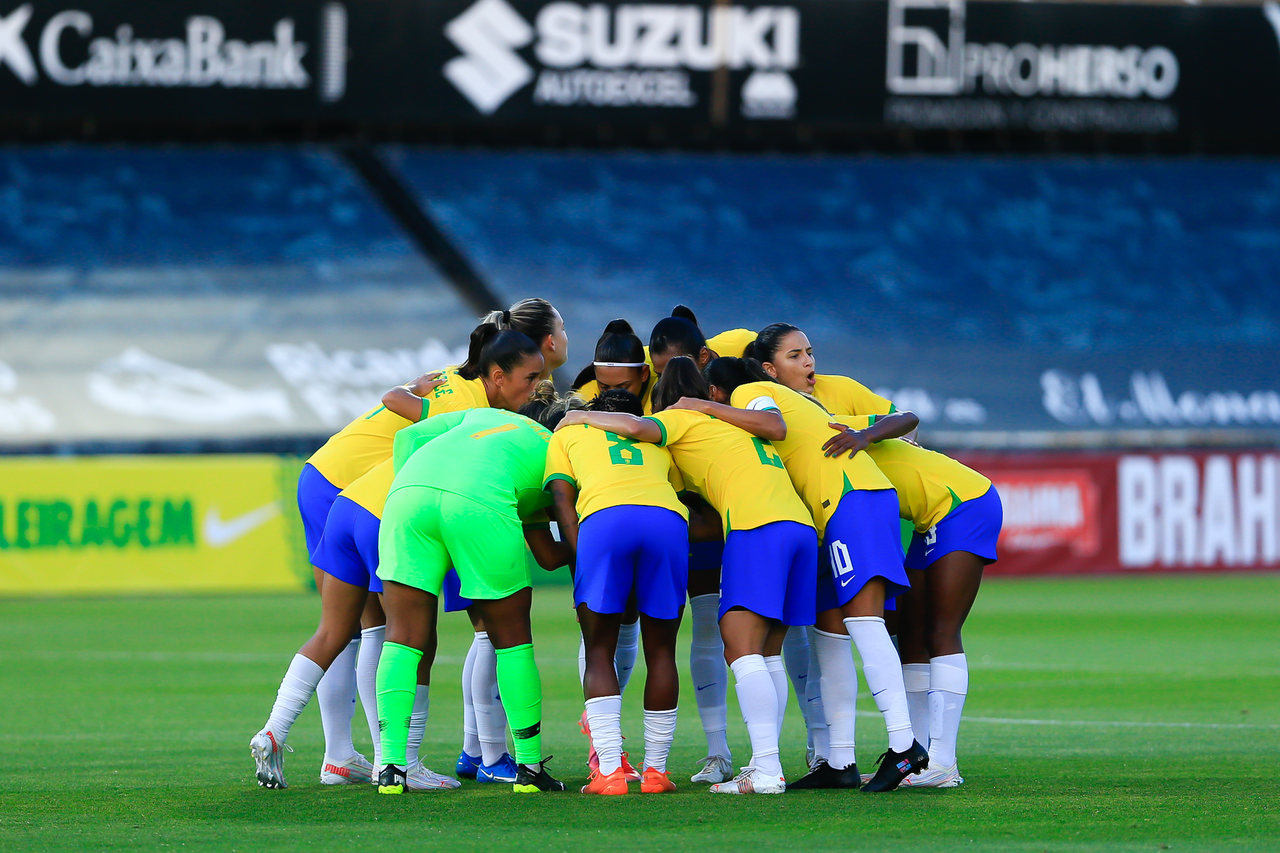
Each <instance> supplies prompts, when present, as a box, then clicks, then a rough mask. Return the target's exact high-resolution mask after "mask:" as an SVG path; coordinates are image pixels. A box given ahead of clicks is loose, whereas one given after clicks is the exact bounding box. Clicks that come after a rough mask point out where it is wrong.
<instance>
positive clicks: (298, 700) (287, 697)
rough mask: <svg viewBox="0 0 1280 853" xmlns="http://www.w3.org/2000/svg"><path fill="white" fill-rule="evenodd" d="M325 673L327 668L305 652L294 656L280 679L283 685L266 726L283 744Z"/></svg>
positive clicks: (277, 741) (278, 741) (278, 691)
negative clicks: (305, 655) (321, 666)
mask: <svg viewBox="0 0 1280 853" xmlns="http://www.w3.org/2000/svg"><path fill="white" fill-rule="evenodd" d="M323 677H324V670H323V669H321V668H320V664H318V663H316V662H315V661H313V660H312V659H311V658H309V657H304V656H303V655H294V656H293V660H292V661H290V662H289V669H288V670H286V671H285V674H284V678H283V679H281V681H280V689H279V690H277V691H276V702H275V704H274V705H272V706H271V716H269V717H267V724H266V725H265V726H263V728H264V729H266V730H268V731H270V732H271V733H272V734H273V735H275V738H276V743H278V744H283V743H284V742H285V738H287V737H289V729H290V728H292V727H293V723H294V721H295V720H297V719H298V715H299V714H301V713H302V709H303V708H305V707H307V703H308V702H310V701H311V695H312V694H313V693H315V692H316V685H317V684H319V683H320V679H321V678H323Z"/></svg>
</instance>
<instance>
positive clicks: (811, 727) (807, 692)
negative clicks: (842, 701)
mask: <svg viewBox="0 0 1280 853" xmlns="http://www.w3.org/2000/svg"><path fill="white" fill-rule="evenodd" d="M805 630H806V633H807V634H808V635H809V672H808V677H807V678H805V685H804V697H803V698H804V725H805V728H806V729H808V731H809V736H808V743H809V748H810V749H811V750H813V755H814V757H815V758H826V757H827V756H828V754H829V753H830V751H831V738H830V735H829V733H828V732H827V714H826V706H825V704H824V703H823V699H822V662H821V661H820V660H818V650H817V649H816V648H814V643H815V642H816V640H815V639H814V637H815V636H816V634H817V631H818V629H817V628H814V627H813V626H810V627H809V628H807V629H805ZM784 651H785V650H784ZM796 698H800V697H796Z"/></svg>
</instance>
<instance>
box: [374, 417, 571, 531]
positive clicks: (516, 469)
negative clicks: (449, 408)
mask: <svg viewBox="0 0 1280 853" xmlns="http://www.w3.org/2000/svg"><path fill="white" fill-rule="evenodd" d="M550 441H551V433H550V432H549V431H548V430H547V429H546V428H544V427H542V426H540V425H538V424H537V423H536V422H534V421H532V420H530V419H529V418H526V417H524V416H523V415H518V414H516V413H515V412H508V411H506V410H504V409H470V410H468V411H464V412H450V413H448V414H443V415H436V416H435V417H432V418H428V419H427V420H425V421H419V422H418V423H416V424H413V425H411V426H407V427H405V428H404V429H401V430H400V431H399V432H397V433H396V439H395V446H394V451H393V456H392V458H393V459H394V465H395V469H396V477H395V480H394V482H392V484H391V492H392V493H394V492H395V491H396V490H397V489H401V488H405V487H407V486H429V487H431V488H434V489H440V490H442V491H446V492H451V493H453V494H456V495H461V496H463V497H465V498H469V499H471V500H473V501H475V502H477V503H479V504H482V505H484V506H487V507H489V508H490V509H494V510H497V511H498V512H505V513H514V514H516V515H518V516H519V517H521V518H528V517H530V516H532V515H534V514H535V513H536V512H537V511H538V510H541V509H543V508H545V507H546V506H547V504H548V502H549V500H550V499H549V497H548V494H547V493H546V492H544V491H543V490H542V474H543V468H544V467H545V465H546V461H547V446H548V444H549V443H550Z"/></svg>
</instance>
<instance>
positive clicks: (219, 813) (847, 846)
mask: <svg viewBox="0 0 1280 853" xmlns="http://www.w3.org/2000/svg"><path fill="white" fill-rule="evenodd" d="M567 593H568V590H567V589H566V588H564V587H542V588H539V589H538V591H537V594H536V596H535V598H536V603H535V626H534V633H535V642H536V648H537V654H538V661H539V664H540V668H541V670H542V675H543V681H544V691H545V694H546V703H545V723H544V732H545V734H544V743H545V745H546V748H547V750H548V751H549V752H551V753H553V754H555V756H556V759H555V761H554V762H553V763H552V764H551V768H552V770H553V772H555V773H556V774H557V775H558V776H560V777H561V778H564V779H565V781H566V782H567V783H568V784H569V785H570V786H571V788H572V787H573V786H579V785H582V784H583V783H584V782H585V777H586V769H585V766H584V763H583V762H584V758H585V740H584V738H583V737H582V735H580V734H579V733H578V730H577V725H576V721H577V718H578V715H579V713H580V710H581V693H580V692H579V690H578V684H577V669H576V646H577V639H576V634H575V624H574V622H573V619H572V616H571V613H570V611H569V609H568V604H567ZM317 613H318V602H317V599H316V598H315V597H314V596H308V595H302V594H299V595H272V596H265V595H259V596H235V597H232V596H227V597H203V598H197V597H191V598H186V597H183V598H169V597H157V598H128V599H92V600H84V599H82V600H41V601H31V600H9V601H0V696H3V697H4V703H3V712H2V713H0V720H2V721H3V722H2V723H0V744H2V745H3V751H4V757H5V762H4V764H5V769H4V772H3V775H0V850H48V849H70V850H89V849H129V850H151V849H211V850H272V851H274V850H313V851H314V850H335V851H336V850H343V851H345V850H374V851H377V850H402V849H403V850H416V849H432V850H501V851H504V853H505V851H521V850H537V851H542V853H546V851H556V850H570V849H572V850H575V851H583V850H595V849H600V850H620V849H635V850H642V851H659V850H739V851H744V850H805V851H808V850H814V851H817V850H895V851H897V850H921V851H925V850H950V849H957V848H967V849H982V850H988V849H999V850H1020V851H1039V850H1164V849H1169V850H1223V849H1230V850H1261V849H1280V778H1278V776H1277V774H1276V773H1274V772H1273V771H1274V770H1275V769H1276V768H1277V767H1278V766H1280V574H1271V575H1255V576H1221V577H1206V576H1185V577H1125V578H1105V579H1063V580H1002V579H995V580H991V581H988V583H987V585H986V586H985V587H984V589H983V591H982V594H981V595H980V597H979V600H978V605H977V607H976V608H975V611H974V614H973V616H972V617H971V619H970V623H969V626H968V627H967V629H966V635H965V638H966V647H967V651H968V654H969V659H970V662H971V663H970V666H971V671H972V675H971V688H970V695H969V700H968V704H967V706H966V709H965V713H966V716H965V723H964V726H963V727H962V730H961V745H960V754H961V764H960V766H961V770H962V772H963V773H964V775H965V777H966V779H967V783H966V784H965V785H964V786H963V787H961V788H959V789H956V790H950V791H899V792H896V793H893V794H887V795H879V796H871V795H864V794H858V793H853V792H832V791H804V792H794V793H791V794H786V795H784V796H781V797H763V796H755V797H713V796H711V795H710V794H708V793H707V792H706V790H705V788H702V787H698V786H694V785H692V784H690V783H689V782H688V781H687V779H688V774H689V773H690V772H691V771H692V770H693V769H694V767H695V764H696V762H697V760H698V759H699V758H701V757H702V755H703V739H702V731H701V728H700V726H699V724H698V717H697V711H696V708H695V705H694V701H693V697H692V695H691V690H692V688H691V687H690V686H689V684H688V681H687V679H686V680H685V682H684V684H682V689H683V691H684V692H683V697H682V701H681V706H680V727H679V729H678V731H677V734H676V743H675V748H674V749H673V751H672V756H671V765H670V766H671V767H672V769H673V770H674V771H675V772H673V774H672V775H673V777H674V778H676V779H677V782H678V784H680V789H679V791H678V792H676V793H674V794H670V795H665V796H652V797H651V796H644V797H642V796H640V795H639V793H634V794H632V795H631V796H628V797H625V798H621V797H618V798H612V797H611V798H590V797H584V796H581V795H579V794H577V793H564V794H555V795H551V794H547V795H539V796H518V795H515V794H513V793H511V792H510V790H509V789H508V788H506V786H493V787H489V786H485V787H483V788H480V787H477V786H476V785H475V784H474V783H465V784H464V785H463V787H462V789H461V790H460V791H453V792H442V793H424V794H411V795H406V796H402V797H398V798H397V797H380V796H378V795H377V794H376V793H375V792H374V791H373V790H372V788H371V787H365V786H359V787H347V788H336V789H335V788H324V787H321V785H320V784H319V782H318V780H317V774H318V771H319V765H320V759H321V738H320V730H319V729H320V727H319V717H318V714H317V712H316V711H315V710H314V704H313V706H311V707H309V708H308V709H307V711H306V712H305V713H304V714H303V716H302V718H301V720H299V722H298V724H297V725H296V726H295V728H294V729H293V733H292V734H291V735H290V740H289V742H290V745H291V746H293V747H294V749H295V750H296V752H294V753H293V754H292V755H289V756H288V759H287V761H286V765H285V768H286V772H287V775H288V779H289V781H290V785H291V787H290V788H289V789H288V790H284V791H267V790H263V789H260V788H258V787H257V785H256V784H255V783H254V779H253V772H252V770H253V762H252V760H251V759H250V757H249V749H248V741H249V737H250V736H251V735H252V734H253V733H254V732H255V731H256V730H257V729H258V727H259V726H260V725H261V723H262V721H263V720H264V719H265V717H266V714H267V711H268V710H269V707H270V704H271V701H272V699H273V697H274V694H275V689H276V686H277V684H278V683H279V679H280V677H281V675H282V674H283V672H284V669H285V667H286V665H287V663H288V661H289V659H290V657H291V655H292V654H293V652H294V651H295V650H296V649H297V647H298V646H299V645H301V643H302V641H303V640H304V639H305V638H306V637H307V636H309V634H310V632H311V631H312V630H313V629H314V626H315V619H316V616H317ZM685 630H686V643H687V627H686V629H685ZM468 640H469V633H468V626H467V624H466V620H465V619H464V618H462V617H461V616H458V615H455V616H451V617H448V618H446V619H445V620H444V622H443V625H442V630H441V641H440V655H439V660H438V662H437V668H436V673H435V678H434V689H433V693H432V708H431V721H430V724H429V726H428V731H427V739H426V742H425V743H424V745H423V755H424V756H425V757H426V759H427V763H428V765H429V766H432V767H433V768H435V769H437V770H440V771H449V770H451V768H452V764H453V761H454V759H455V757H456V756H457V753H458V747H459V743H460V741H459V738H460V729H461V703H460V701H459V696H458V687H457V681H458V678H459V674H460V671H461V664H462V658H463V655H464V654H465V652H466V648H467V643H468ZM684 650H685V651H687V645H685V646H684ZM642 678H643V665H640V666H638V667H637V671H636V678H635V680H633V682H632V687H631V689H630V690H629V691H628V694H627V696H626V699H625V703H624V714H623V727H624V732H625V733H627V734H628V735H629V736H630V740H628V744H629V745H630V747H631V749H632V751H633V753H634V754H635V755H636V756H637V757H638V755H639V753H641V752H642V751H643V750H642V746H641V741H642V731H641V726H640V693H641V691H640V690H639V689H637V685H638V684H639V683H640V680H641V679H642ZM860 687H861V690H860V693H861V696H860V706H859V707H860V714H859V718H858V732H859V749H858V755H859V759H860V765H861V766H862V767H864V768H866V769H870V768H871V767H872V765H873V763H874V760H875V758H876V756H877V755H878V754H879V753H880V752H881V750H882V749H883V748H884V742H885V735H884V729H883V726H882V724H881V722H880V719H879V715H878V714H876V713H875V709H874V706H873V705H872V704H871V702H870V698H869V697H868V696H867V695H866V692H867V691H866V686H865V684H862V685H860ZM732 695H733V693H732V691H730V696H731V697H732ZM730 701H731V706H732V705H733V699H732V698H731V700H730ZM730 723H731V725H730V742H731V743H732V745H733V747H734V749H735V752H736V756H735V757H736V758H738V759H740V760H741V761H743V762H745V760H746V758H747V755H748V749H747V743H746V732H745V730H744V728H743V726H742V724H741V718H740V717H737V715H736V707H731V708H730ZM356 725H357V729H356V731H357V741H356V742H357V745H358V746H362V747H365V748H367V746H368V735H367V733H365V732H363V728H364V725H363V716H362V715H361V714H360V713H357V715H356ZM803 750H804V732H803V727H802V723H801V722H800V720H799V715H798V713H797V709H796V707H795V705H794V699H793V703H792V705H791V706H790V707H789V709H788V716H787V729H786V732H785V733H784V740H783V760H784V764H785V765H786V769H787V771H788V774H789V775H790V776H792V777H793V778H795V777H797V776H798V775H799V774H800V773H801V772H802V763H803ZM633 788H638V786H633Z"/></svg>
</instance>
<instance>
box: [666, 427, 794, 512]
mask: <svg viewBox="0 0 1280 853" xmlns="http://www.w3.org/2000/svg"><path fill="white" fill-rule="evenodd" d="M649 420H651V421H653V422H654V423H656V424H657V425H658V428H659V429H660V430H662V440H661V442H660V443H661V445H662V446H663V447H665V448H667V449H668V450H670V451H671V458H672V460H673V461H674V462H675V463H676V467H677V468H679V469H680V474H681V475H682V476H683V477H684V483H685V487H686V488H688V489H689V490H691V491H693V492H696V493H698V494H699V495H701V496H702V497H703V499H705V500H706V502H707V503H709V504H711V506H712V508H713V509H715V511H716V512H718V513H720V520H721V522H722V523H723V527H724V534H725V536H726V537H727V536H728V535H729V534H730V533H731V532H732V531H734V530H752V529H754V528H756V527H763V526H764V525H766V524H772V523H773V522H775V521H797V522H799V523H801V524H804V525H806V526H808V527H812V526H813V519H812V518H810V516H809V511H808V510H806V509H805V507H804V503H803V502H802V501H801V500H800V498H799V496H798V495H796V490H795V487H794V486H792V485H791V479H790V478H789V477H788V476H787V472H786V469H785V468H783V467H782V460H781V459H779V458H778V454H777V452H776V451H775V450H774V449H773V447H772V446H770V444H769V442H767V441H765V440H763V439H760V438H756V437H755V436H753V435H750V434H749V433H747V432H746V431H744V430H740V429H738V428H737V427H736V426H733V425H732V424H727V423H725V422H724V421H722V420H718V419H717V418H715V417H713V416H711V415H704V414H703V413H701V412H694V411H691V410H689V409H667V410H666V411H662V412H658V413H657V414H653V415H649Z"/></svg>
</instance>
